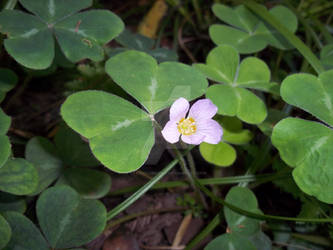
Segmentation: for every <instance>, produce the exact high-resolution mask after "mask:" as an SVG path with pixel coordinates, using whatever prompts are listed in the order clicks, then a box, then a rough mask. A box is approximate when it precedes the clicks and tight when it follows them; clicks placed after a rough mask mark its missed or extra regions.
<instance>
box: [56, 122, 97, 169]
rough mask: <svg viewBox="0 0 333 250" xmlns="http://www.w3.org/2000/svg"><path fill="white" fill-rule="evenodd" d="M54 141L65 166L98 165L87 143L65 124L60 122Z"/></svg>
mask: <svg viewBox="0 0 333 250" xmlns="http://www.w3.org/2000/svg"><path fill="white" fill-rule="evenodd" d="M54 142H55V145H56V147H57V152H58V155H59V157H60V158H61V159H62V160H63V161H64V163H65V164H66V165H67V166H72V167H94V166H98V165H100V163H99V162H98V161H97V160H96V158H95V157H94V155H93V154H92V153H91V150H90V148H89V144H88V143H87V142H85V141H83V139H82V138H81V136H80V135H79V134H77V133H75V131H73V130H72V129H71V128H69V127H68V126H66V124H61V126H60V128H59V130H58V132H57V134H56V135H55V138H54Z"/></svg>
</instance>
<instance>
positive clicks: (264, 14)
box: [244, 0, 325, 74]
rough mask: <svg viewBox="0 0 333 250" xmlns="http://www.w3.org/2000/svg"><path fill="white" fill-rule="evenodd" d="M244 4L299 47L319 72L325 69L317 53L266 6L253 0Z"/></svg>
mask: <svg viewBox="0 0 333 250" xmlns="http://www.w3.org/2000/svg"><path fill="white" fill-rule="evenodd" d="M244 5H246V6H247V7H248V8H249V9H250V10H252V11H253V12H254V13H256V14H257V15H258V16H260V17H261V18H262V19H264V20H265V21H266V22H267V23H268V24H270V25H272V26H273V27H274V28H275V29H276V30H277V31H279V32H280V33H281V34H282V35H283V36H284V37H285V38H286V39H287V40H288V41H289V42H290V43H291V44H292V45H293V46H294V47H295V48H296V49H298V51H299V52H300V53H301V54H302V55H303V56H304V58H305V59H306V60H307V61H308V62H309V63H310V64H311V66H312V67H313V68H314V70H315V71H316V72H317V73H318V74H320V73H322V72H324V71H325V70H324V68H323V66H322V64H321V62H320V61H319V59H318V58H317V57H316V56H315V54H313V52H312V51H311V49H310V48H309V47H307V46H306V45H305V44H304V43H303V42H302V41H301V40H300V39H299V38H298V37H297V36H296V35H294V34H293V33H292V32H291V31H289V30H288V29H287V28H286V27H284V25H283V24H281V23H280V22H279V21H278V20H277V19H276V18H275V17H274V16H273V15H271V14H270V13H269V12H268V11H267V9H266V8H264V7H263V6H262V5H260V4H257V3H255V2H253V1H252V0H249V1H244Z"/></svg>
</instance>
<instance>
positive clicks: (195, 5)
mask: <svg viewBox="0 0 333 250" xmlns="http://www.w3.org/2000/svg"><path fill="white" fill-rule="evenodd" d="M192 5H193V8H194V11H195V15H196V16H197V19H198V23H199V26H200V27H201V28H202V27H203V26H204V24H203V17H202V13H201V8H200V4H199V3H198V0H192Z"/></svg>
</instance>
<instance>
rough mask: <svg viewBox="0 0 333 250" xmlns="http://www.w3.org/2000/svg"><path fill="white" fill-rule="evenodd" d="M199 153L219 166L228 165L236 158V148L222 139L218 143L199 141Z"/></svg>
mask: <svg viewBox="0 0 333 250" xmlns="http://www.w3.org/2000/svg"><path fill="white" fill-rule="evenodd" d="M200 153H201V155H202V157H203V158H204V159H205V160H206V161H208V162H210V163H212V164H215V165H216V166H220V167H228V166H230V165H232V164H233V163H234V161H235V160H236V150H235V149H234V148H233V147H232V146H230V145H229V144H227V143H225V142H223V141H221V142H220V143H219V144H208V143H205V142H204V143H201V144H200Z"/></svg>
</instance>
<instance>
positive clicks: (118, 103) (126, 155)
mask: <svg viewBox="0 0 333 250" xmlns="http://www.w3.org/2000/svg"><path fill="white" fill-rule="evenodd" d="M61 115H62V117H63V119H64V120H65V122H66V123H67V124H68V125H69V126H70V127H71V128H72V129H74V130H75V131H77V132H78V133H80V134H81V135H83V136H84V137H86V138H88V139H89V144H90V148H91V149H92V152H93V154H94V155H95V156H96V158H97V159H98V160H100V161H101V162H102V163H103V164H104V165H105V166H106V167H108V168H109V169H111V170H113V171H115V172H118V173H128V172H132V171H134V170H136V169H138V168H139V167H140V166H141V165H142V164H143V163H144V162H145V161H146V159H147V157H148V154H149V152H150V150H151V148H152V146H153V144H154V129H153V126H152V121H151V120H150V117H149V115H148V114H147V113H146V112H144V111H143V110H141V109H139V108H137V107H136V106H134V105H133V104H131V103H129V102H127V101H125V100H124V99H122V98H119V97H117V96H114V95H112V94H108V93H105V92H102V91H83V92H78V93H75V94H73V95H71V96H70V97H68V98H67V100H66V101H65V103H64V104H63V105H62V108H61Z"/></svg>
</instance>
